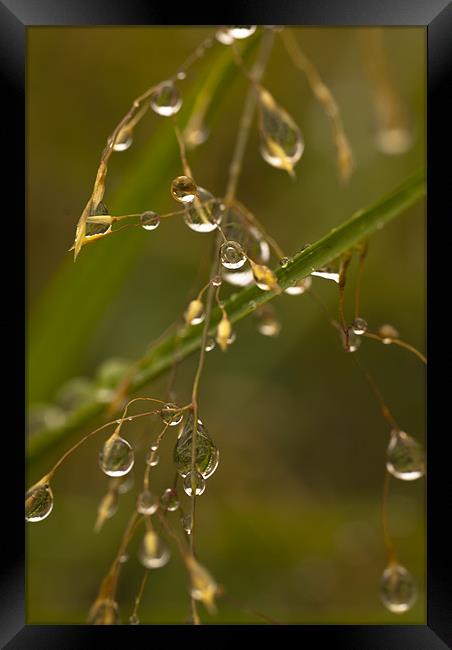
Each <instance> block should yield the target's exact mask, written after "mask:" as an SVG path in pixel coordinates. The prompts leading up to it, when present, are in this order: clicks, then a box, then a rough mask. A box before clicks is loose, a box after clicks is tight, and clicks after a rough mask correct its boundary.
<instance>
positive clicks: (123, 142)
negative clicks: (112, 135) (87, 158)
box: [113, 127, 133, 151]
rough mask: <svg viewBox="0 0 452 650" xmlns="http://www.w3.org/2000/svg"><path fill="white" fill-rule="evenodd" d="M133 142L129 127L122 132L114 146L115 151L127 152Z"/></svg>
mask: <svg viewBox="0 0 452 650" xmlns="http://www.w3.org/2000/svg"><path fill="white" fill-rule="evenodd" d="M132 142H133V137H132V131H131V129H128V128H127V127H124V128H122V129H121V130H120V132H119V133H118V135H117V136H116V140H115V143H114V145H113V151H126V150H127V149H129V147H131V145H132Z"/></svg>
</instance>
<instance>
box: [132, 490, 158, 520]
mask: <svg viewBox="0 0 452 650" xmlns="http://www.w3.org/2000/svg"><path fill="white" fill-rule="evenodd" d="M158 507H159V502H158V499H157V497H155V496H154V495H153V494H152V493H151V492H150V491H149V490H143V492H140V494H139V495H138V497H137V511H138V512H139V513H141V514H142V515H153V514H154V512H157V510H158Z"/></svg>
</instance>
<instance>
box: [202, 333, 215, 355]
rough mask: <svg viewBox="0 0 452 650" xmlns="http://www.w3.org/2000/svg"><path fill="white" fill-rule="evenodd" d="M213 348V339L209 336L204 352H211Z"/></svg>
mask: <svg viewBox="0 0 452 650" xmlns="http://www.w3.org/2000/svg"><path fill="white" fill-rule="evenodd" d="M214 347H215V339H214V338H213V337H212V336H209V337H208V338H207V340H206V347H205V348H204V349H205V351H206V352H211V351H212V350H213V349H214Z"/></svg>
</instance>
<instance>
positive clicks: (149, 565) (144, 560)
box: [138, 530, 170, 569]
mask: <svg viewBox="0 0 452 650" xmlns="http://www.w3.org/2000/svg"><path fill="white" fill-rule="evenodd" d="M138 559H139V560H140V562H141V564H142V565H143V566H144V567H146V569H159V568H160V567H162V566H165V564H167V563H168V561H169V559H170V552H169V550H168V548H167V547H166V546H165V544H164V543H163V542H162V540H161V539H160V537H158V535H157V534H156V533H155V532H154V531H153V530H148V531H146V533H145V534H144V537H143V541H142V543H141V547H140V551H139V554H138Z"/></svg>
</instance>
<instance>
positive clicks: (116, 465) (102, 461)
mask: <svg viewBox="0 0 452 650" xmlns="http://www.w3.org/2000/svg"><path fill="white" fill-rule="evenodd" d="M134 460H135V459H134V454H133V449H132V447H131V445H130V443H128V442H127V440H124V438H121V437H118V436H115V437H112V438H109V439H108V440H107V441H106V443H105V445H104V447H103V449H102V451H101V452H100V454H99V466H100V468H101V470H102V471H103V472H104V474H107V476H125V475H126V474H128V473H129V472H130V470H131V469H132V467H133V464H134Z"/></svg>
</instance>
